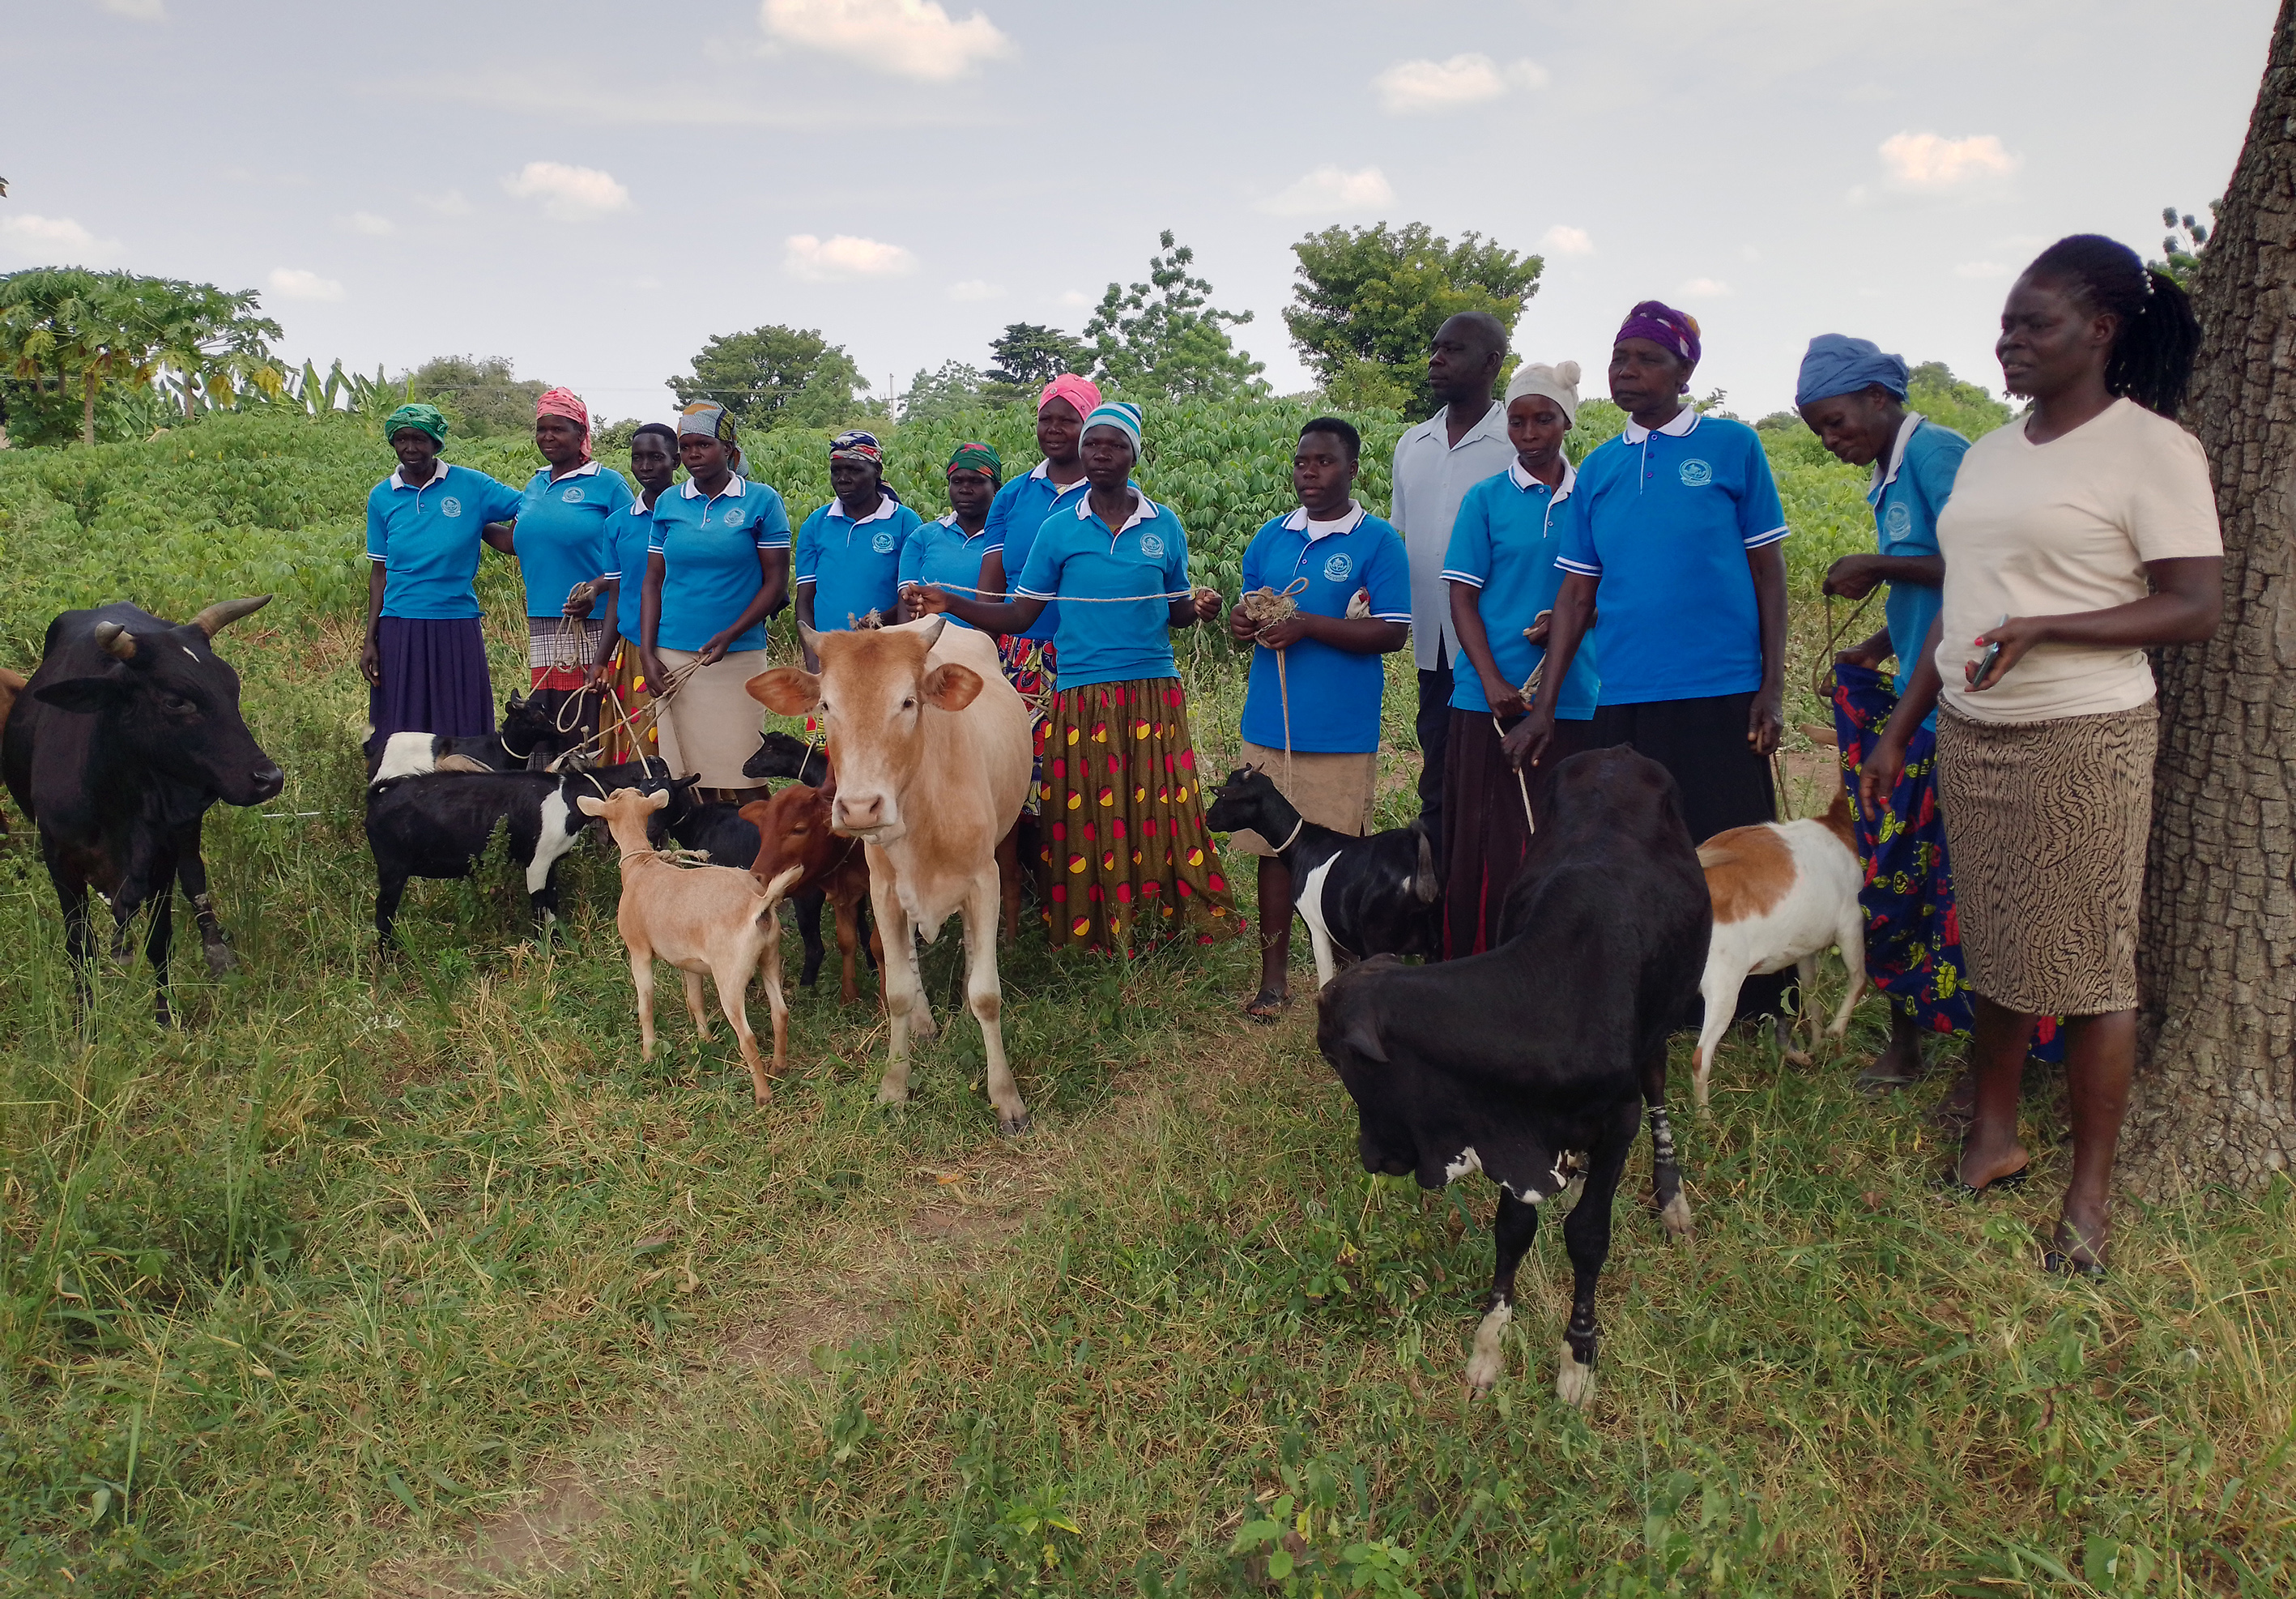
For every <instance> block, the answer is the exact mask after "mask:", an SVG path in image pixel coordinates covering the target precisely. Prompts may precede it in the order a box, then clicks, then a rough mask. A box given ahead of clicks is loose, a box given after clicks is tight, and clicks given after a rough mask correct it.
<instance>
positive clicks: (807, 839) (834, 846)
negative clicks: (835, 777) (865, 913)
mask: <svg viewBox="0 0 2296 1599" xmlns="http://www.w3.org/2000/svg"><path fill="white" fill-rule="evenodd" d="M834 797H835V784H834V783H831V784H830V785H829V786H827V787H824V788H818V789H816V788H811V787H808V785H806V784H805V783H791V784H789V785H788V786H787V787H785V788H783V790H782V791H780V792H779V793H777V794H775V796H774V797H773V798H772V799H752V800H750V803H749V804H747V805H745V806H743V807H742V813H741V814H742V820H743V821H745V822H747V823H749V824H750V825H751V826H752V827H755V828H756V829H757V830H758V860H757V864H756V865H753V866H751V867H750V876H751V877H753V878H755V879H756V880H757V882H758V887H759V888H760V889H763V888H764V887H765V886H766V885H767V884H768V883H770V882H772V881H774V879H775V878H776V877H779V876H780V875H781V874H782V873H783V872H784V871H786V870H787V869H788V868H790V867H791V866H795V867H797V868H798V869H799V872H800V873H802V875H800V876H799V878H798V880H797V881H796V883H795V884H794V885H793V886H792V887H791V890H790V892H791V893H792V894H796V893H802V892H805V891H806V890H819V891H820V892H822V893H824V894H826V895H828V896H829V903H830V904H831V905H832V906H834V907H835V909H836V912H837V953H838V955H840V957H842V959H843V961H844V964H845V971H844V983H843V986H842V988H840V996H841V997H842V998H843V999H844V1001H845V1003H846V1004H848V1005H851V1004H852V1003H853V1002H854V1001H855V1000H857V999H858V998H860V997H861V989H860V986H859V985H858V984H857V983H856V982H855V980H854V970H853V969H854V965H855V956H856V955H857V954H858V952H859V950H860V947H861V906H862V903H863V902H864V901H865V900H866V899H867V898H869V859H868V857H867V856H866V855H865V853H864V852H863V850H862V849H861V840H859V839H840V838H839V837H838V836H837V834H836V833H834V832H831V831H830V824H829V814H830V800H831V799H833V798H834ZM869 952H870V953H871V954H872V955H875V956H876V957H877V969H878V970H879V971H880V972H881V971H883V970H884V968H885V945H884V941H883V940H882V939H881V938H879V936H878V934H877V929H876V926H875V924H874V923H872V924H871V925H870V928H869Z"/></svg>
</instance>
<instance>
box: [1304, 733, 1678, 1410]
mask: <svg viewBox="0 0 2296 1599" xmlns="http://www.w3.org/2000/svg"><path fill="white" fill-rule="evenodd" d="M1712 925H1713V911H1712V908H1711V906H1710V902H1709V901H1708V898H1707V894H1706V877H1705V873H1702V871H1701V870H1700V869H1699V865H1698V855H1697V852H1696V851H1695V850H1694V849H1692V848H1691V843H1690V832H1689V830H1688V828H1686V827H1685V825H1684V824H1683V820H1682V806H1681V803H1680V800H1679V799H1678V797H1677V794H1676V791H1675V786H1674V780H1673V778H1671V777H1669V775H1667V772H1666V768H1665V767H1661V766H1660V765H1659V764H1658V763H1657V762H1655V761H1653V760H1650V759H1647V758H1644V757H1643V756H1640V755H1637V754H1636V753H1635V752H1634V751H1633V750H1629V749H1625V748H1619V749H1611V750H1590V751H1588V752H1587V753H1586V754H1583V755H1575V756H1573V757H1571V758H1570V759H1569V760H1567V761H1565V762H1563V763H1562V766H1561V767H1559V768H1558V769H1557V771H1556V773H1555V783H1554V818H1553V820H1551V821H1548V822H1546V823H1545V824H1543V825H1542V826H1541V827H1540V828H1539V830H1538V832H1536V833H1535V834H1533V835H1532V837H1531V841H1530V850H1529V855H1528V857H1526V858H1525V859H1524V862H1523V867H1522V873H1521V876H1519V877H1517V878H1516V879H1515V881H1514V886H1513V889H1512V890H1509V891H1508V894H1507V900H1506V906H1505V911H1504V912H1503V914H1502V916H1501V920H1500V924H1499V936H1500V939H1501V942H1500V944H1499V947H1497V948H1496V949H1493V950H1491V951H1490V952H1488V954H1485V955H1470V956H1468V957H1467V958H1466V959H1464V960H1457V961H1447V962H1445V963H1444V964H1441V965H1439V966H1405V965H1402V964H1399V963H1398V962H1397V961H1396V960H1395V959H1394V957H1392V956H1390V955H1380V956H1375V957H1374V958H1373V959H1371V960H1368V961H1365V963H1364V964H1362V965H1360V966H1356V967H1353V968H1351V969H1350V970H1349V971H1346V972H1341V974H1340V976H1339V977H1338V979H1337V980H1335V981H1333V984H1332V986H1331V987H1330V988H1326V989H1324V994H1323V1005H1322V1011H1321V1014H1320V1020H1319V1023H1318V1026H1317V1029H1316V1042H1317V1043H1318V1044H1319V1045H1320V1046H1322V1047H1323V1051H1324V1059H1326V1060H1328V1061H1329V1062H1331V1063H1332V1065H1333V1068H1334V1069H1335V1070H1337V1071H1338V1072H1339V1074H1340V1078H1341V1081H1342V1082H1344V1083H1345V1084H1346V1085H1347V1089H1348V1093H1349V1095H1352V1096H1353V1097H1354V1099H1355V1102H1356V1109H1357V1123H1358V1128H1359V1133H1360V1136H1359V1139H1358V1148H1359V1151H1360V1152H1361V1154H1362V1157H1363V1163H1364V1168H1365V1170H1368V1171H1375V1172H1384V1173H1387V1174H1389V1175H1390V1176H1394V1177H1401V1176H1404V1175H1405V1174H1406V1173H1407V1174H1409V1175H1411V1176H1413V1177H1417V1178H1418V1179H1419V1184H1420V1185H1421V1186H1422V1187H1423V1188H1440V1187H1442V1186H1443V1185H1445V1184H1447V1183H1450V1182H1452V1181H1455V1180H1456V1179H1457V1178H1459V1177H1464V1176H1465V1175H1466V1174H1467V1173H1469V1172H1471V1171H1480V1172H1481V1173H1483V1174H1484V1175H1485V1176H1486V1177H1489V1178H1490V1179H1491V1180H1492V1181H1493V1182H1495V1183H1497V1185H1498V1188H1499V1206H1498V1218H1497V1224H1496V1227H1495V1231H1496V1234H1497V1255H1498V1260H1497V1270H1496V1272H1495V1273H1494V1275H1493V1277H1492V1282H1491V1292H1490V1297H1489V1298H1488V1300H1485V1301H1484V1315H1483V1319H1482V1324H1481V1325H1480V1327H1478V1328H1477V1329H1476V1332H1475V1349H1474V1354H1473V1356H1472V1358H1471V1359H1470V1360H1469V1362H1468V1365H1467V1382H1468V1384H1469V1386H1470V1388H1471V1389H1472V1390H1473V1391H1475V1392H1477V1393H1480V1392H1482V1391H1484V1390H1488V1388H1489V1387H1490V1386H1491V1384H1492V1383H1493V1382H1497V1380H1498V1375H1499V1373H1500V1370H1501V1369H1502V1366H1503V1365H1504V1357H1503V1354H1502V1340H1503V1338H1504V1335H1505V1332H1506V1327H1507V1324H1508V1322H1509V1321H1510V1320H1511V1319H1512V1318H1513V1314H1514V1277H1515V1267H1517V1266H1518V1265H1519V1264H1520V1263H1521V1259H1522V1257H1523V1252H1524V1251H1526V1250H1528V1249H1529V1247H1530V1241H1531V1239H1532V1238H1533V1237H1534V1236H1535V1235H1536V1234H1537V1233H1538V1207H1539V1205H1540V1204H1542V1203H1543V1202H1545V1201H1547V1200H1551V1199H1553V1198H1554V1197H1555V1196H1556V1195H1557V1194H1559V1193H1562V1191H1563V1189H1564V1188H1566V1187H1568V1186H1569V1185H1570V1181H1571V1179H1572V1178H1573V1177H1579V1176H1583V1177H1585V1178H1586V1184H1587V1185H1586V1188H1585V1190H1584V1191H1583V1192H1582V1193H1580V1195H1579V1202H1578V1203H1577V1204H1576V1205H1574V1206H1573V1207H1571V1210H1570V1217H1569V1218H1568V1219H1567V1220H1565V1221H1564V1222H1563V1224H1562V1238H1563V1244H1564V1247H1565V1249H1566V1250H1567V1251H1569V1253H1570V1266H1571V1270H1572V1272H1573V1273H1574V1274H1575V1276H1576V1279H1577V1282H1576V1286H1575V1288H1574V1291H1573V1292H1572V1295H1571V1304H1570V1328H1569V1330H1568V1331H1567V1332H1566V1333H1565V1334H1564V1336H1563V1342H1562V1369H1561V1371H1560V1373H1559V1374H1557V1376H1556V1378H1555V1384H1554V1387H1555V1392H1556V1393H1557V1394H1558V1395H1559V1396H1560V1397H1561V1398H1562V1399H1563V1401H1564V1402H1565V1403H1568V1404H1574V1405H1577V1404H1584V1403H1586V1401H1587V1398H1588V1397H1589V1396H1590V1395H1591V1394H1592V1392H1593V1391H1594V1386H1595V1279H1596V1278H1597V1277H1598V1276H1599V1275H1601V1273H1602V1270H1603V1260H1604V1259H1606V1258H1607V1257H1608V1256H1609V1254H1610V1251H1611V1200H1612V1198H1613V1197H1614V1196H1615V1195H1616V1193H1617V1192H1618V1187H1619V1177H1620V1173H1621V1172H1622V1171H1624V1169H1625V1168H1626V1164H1627V1154H1628V1151H1629V1150H1630V1149H1632V1148H1633V1146H1634V1142H1635V1133H1636V1127H1637V1126H1638V1124H1639V1123H1640V1121H1641V1118H1642V1111H1643V1107H1644V1105H1645V1104H1647V1105H1648V1106H1649V1108H1650V1120H1651V1138H1652V1146H1653V1147H1652V1159H1651V1165H1652V1188H1653V1196H1652V1202H1653V1203H1654V1204H1655V1205H1656V1206H1657V1207H1658V1208H1659V1211H1660V1214H1661V1218H1662V1219H1663V1220H1664V1222H1665V1224H1666V1226H1667V1228H1668V1230H1669V1231H1670V1232H1674V1233H1677V1234H1682V1233H1687V1232H1688V1231H1689V1230H1690V1226H1691V1221H1690V1206H1689V1204H1688V1202H1687V1201H1685V1200H1684V1199H1683V1197H1682V1178H1681V1175H1680V1173H1679V1172H1677V1169H1676V1168H1675V1163H1674V1136H1673V1133H1672V1131H1671V1130H1670V1129H1669V1127H1668V1125H1667V1117H1666V1046H1667V1037H1668V1035H1669V1033H1671V1032H1673V1031H1674V1030H1675V1029H1677V1028H1679V1027H1683V1026H1686V1025H1690V1024H1692V1023H1693V1022H1694V1021H1695V1019H1696V1017H1697V1015H1698V1013H1699V1012H1698V980H1699V977H1700V975H1701V973H1702V972H1703V971H1704V969H1705V964H1706V945H1707V940H1708V939H1709V937H1710V933H1711V931H1712Z"/></svg>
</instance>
